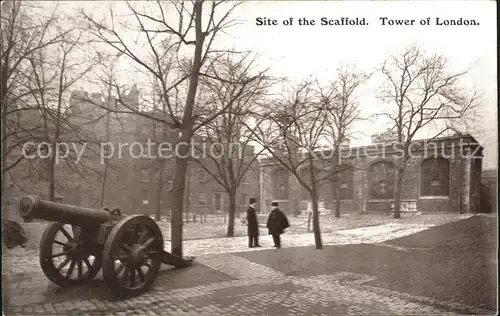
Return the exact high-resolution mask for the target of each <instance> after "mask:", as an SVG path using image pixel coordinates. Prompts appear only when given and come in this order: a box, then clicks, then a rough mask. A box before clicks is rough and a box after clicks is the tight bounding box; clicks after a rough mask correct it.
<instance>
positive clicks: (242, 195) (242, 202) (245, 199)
mask: <svg viewBox="0 0 500 316" xmlns="http://www.w3.org/2000/svg"><path fill="white" fill-rule="evenodd" d="M248 202H250V201H248V200H247V195H246V194H245V193H242V194H241V205H245V204H247V203H248Z"/></svg>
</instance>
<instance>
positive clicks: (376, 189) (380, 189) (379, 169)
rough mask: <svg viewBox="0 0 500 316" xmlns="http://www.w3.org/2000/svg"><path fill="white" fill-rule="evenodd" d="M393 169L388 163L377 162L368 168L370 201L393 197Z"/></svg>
mask: <svg viewBox="0 0 500 316" xmlns="http://www.w3.org/2000/svg"><path fill="white" fill-rule="evenodd" d="M395 171H396V170H395V169H394V166H393V164H392V163H391V162H389V161H379V162H376V163H374V164H373V165H371V167H370V182H371V183H370V188H371V190H370V195H371V198H372V199H392V198H393V197H394V180H395V174H396V173H395Z"/></svg>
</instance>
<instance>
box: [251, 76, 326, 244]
mask: <svg viewBox="0 0 500 316" xmlns="http://www.w3.org/2000/svg"><path fill="white" fill-rule="evenodd" d="M329 110H330V109H329V108H328V107H327V106H325V103H322V102H320V99H319V98H318V93H317V90H316V89H315V84H314V80H306V81H303V82H301V83H300V84H299V85H298V86H296V87H295V88H293V89H292V91H291V92H290V93H288V94H287V95H285V96H283V99H282V100H280V101H278V102H277V103H276V105H275V106H273V107H272V109H271V111H270V112H267V113H265V116H266V117H267V119H266V120H265V122H263V123H262V124H259V125H258V126H257V127H256V128H255V132H254V133H253V135H254V138H255V140H256V141H257V142H258V143H259V144H261V145H262V146H263V147H264V148H265V149H266V151H267V152H268V153H270V155H271V157H272V159H273V160H274V161H276V162H278V163H279V165H281V166H282V167H284V168H285V169H286V170H287V171H289V172H290V173H291V174H292V175H293V176H294V178H295V179H296V180H297V181H298V183H299V184H300V186H301V187H303V188H304V189H305V190H306V191H307V192H308V193H309V195H310V198H311V202H312V212H313V232H314V241H315V245H316V248H317V249H321V248H323V243H322V240H321V230H320V226H319V189H320V186H321V185H322V184H323V183H324V181H325V180H327V179H329V178H330V177H331V176H332V173H331V168H330V164H331V157H329V156H331V151H330V153H328V152H327V151H325V149H326V139H327V138H328V137H329V134H328V129H327V128H328V126H327V125H328V117H329V114H330V113H329Z"/></svg>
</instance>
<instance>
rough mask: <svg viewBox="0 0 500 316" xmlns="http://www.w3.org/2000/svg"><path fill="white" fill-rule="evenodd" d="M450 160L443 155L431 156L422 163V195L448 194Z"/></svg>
mask: <svg viewBox="0 0 500 316" xmlns="http://www.w3.org/2000/svg"><path fill="white" fill-rule="evenodd" d="M449 193H450V162H449V160H448V159H445V158H443V157H429V158H426V159H424V160H423V161H422V163H421V164H420V195H422V196H448V195H449Z"/></svg>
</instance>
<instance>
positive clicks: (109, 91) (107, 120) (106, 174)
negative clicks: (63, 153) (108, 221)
mask: <svg viewBox="0 0 500 316" xmlns="http://www.w3.org/2000/svg"><path fill="white" fill-rule="evenodd" d="M110 95H111V87H110V89H109V90H108V107H109V105H110V103H109V96H110ZM105 132H106V135H105V137H106V138H105V140H106V143H108V142H109V112H107V113H106V131H105ZM107 180H108V158H106V160H104V174H103V175H102V187H101V203H100V207H101V208H102V207H103V206H104V198H105V195H106V182H107Z"/></svg>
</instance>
